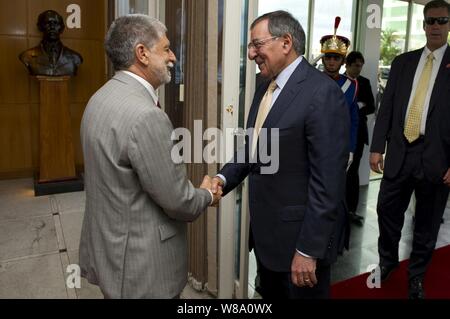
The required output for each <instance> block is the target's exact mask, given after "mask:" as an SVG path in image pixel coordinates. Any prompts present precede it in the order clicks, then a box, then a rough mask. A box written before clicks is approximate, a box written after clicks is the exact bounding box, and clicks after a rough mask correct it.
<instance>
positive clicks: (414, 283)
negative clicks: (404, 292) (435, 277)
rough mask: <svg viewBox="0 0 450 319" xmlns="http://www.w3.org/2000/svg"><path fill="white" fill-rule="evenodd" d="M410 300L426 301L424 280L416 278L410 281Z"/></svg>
mask: <svg viewBox="0 0 450 319" xmlns="http://www.w3.org/2000/svg"><path fill="white" fill-rule="evenodd" d="M408 293H409V299H425V290H424V288H423V278H421V277H415V278H413V279H411V280H409V287H408Z"/></svg>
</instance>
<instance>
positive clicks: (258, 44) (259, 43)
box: [247, 37, 279, 50]
mask: <svg viewBox="0 0 450 319" xmlns="http://www.w3.org/2000/svg"><path fill="white" fill-rule="evenodd" d="M278 38H279V37H270V38H265V39H261V40H254V41H252V42H250V43H249V44H248V45H247V49H249V50H250V49H253V48H254V49H255V50H259V49H261V47H263V46H264V45H266V44H267V43H269V41H272V40H277V39H278Z"/></svg>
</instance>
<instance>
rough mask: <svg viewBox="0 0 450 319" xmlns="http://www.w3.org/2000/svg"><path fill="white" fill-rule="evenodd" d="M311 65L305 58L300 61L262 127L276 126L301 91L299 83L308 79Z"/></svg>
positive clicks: (262, 146) (262, 147)
mask: <svg viewBox="0 0 450 319" xmlns="http://www.w3.org/2000/svg"><path fill="white" fill-rule="evenodd" d="M309 67H311V66H310V64H309V63H308V62H307V61H306V60H305V59H304V58H303V59H302V62H300V64H299V65H298V66H297V68H296V69H295V70H294V72H293V73H292V75H291V77H290V78H289V80H288V81H287V83H286V85H285V86H284V88H283V90H282V91H281V92H280V95H279V96H278V98H277V100H276V101H275V103H274V105H273V106H272V108H271V109H270V112H269V114H267V118H266V120H265V121H264V124H263V126H262V128H275V127H276V125H277V123H278V121H279V120H280V118H281V116H282V115H283V114H285V112H286V111H287V110H288V109H289V108H290V107H291V106H292V105H291V102H292V100H293V99H294V97H295V96H296V95H297V94H298V93H299V92H300V90H301V86H300V85H299V84H300V83H301V82H303V81H304V80H305V79H306V76H307V73H308V68H309ZM267 142H268V140H264V143H262V145H261V146H260V147H261V149H264V147H265V144H267Z"/></svg>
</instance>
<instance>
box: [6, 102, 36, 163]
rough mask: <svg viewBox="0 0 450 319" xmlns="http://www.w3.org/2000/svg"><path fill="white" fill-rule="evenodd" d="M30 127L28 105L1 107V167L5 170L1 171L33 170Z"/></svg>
mask: <svg viewBox="0 0 450 319" xmlns="http://www.w3.org/2000/svg"><path fill="white" fill-rule="evenodd" d="M30 127H31V116H30V109H29V107H28V105H27V104H9V105H2V107H0V145H1V156H0V167H2V168H3V169H2V170H1V171H20V170H25V169H29V168H31V166H32V162H31V135H30V133H31V132H30ZM5 168H7V169H5Z"/></svg>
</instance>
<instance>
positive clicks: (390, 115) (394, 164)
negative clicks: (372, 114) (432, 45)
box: [370, 46, 450, 184]
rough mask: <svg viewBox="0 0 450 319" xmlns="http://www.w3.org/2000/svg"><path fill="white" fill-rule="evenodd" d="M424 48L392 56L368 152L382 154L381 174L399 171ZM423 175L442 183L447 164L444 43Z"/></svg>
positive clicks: (449, 69)
mask: <svg viewBox="0 0 450 319" xmlns="http://www.w3.org/2000/svg"><path fill="white" fill-rule="evenodd" d="M422 51H423V49H419V50H415V51H411V52H407V53H404V54H401V55H399V56H398V57H396V58H395V59H394V61H393V62H392V66H391V71H390V72H389V80H388V82H387V85H386V90H385V91H384V95H383V100H382V102H381V106H380V110H379V112H378V116H377V120H376V122H375V128H374V133H373V139H372V145H371V148H370V151H371V152H376V153H384V151H385V147H386V143H387V150H386V153H387V154H389V155H387V156H386V162H385V166H384V176H385V177H386V178H390V179H393V178H395V177H396V176H397V174H398V173H399V172H400V169H401V167H402V165H403V161H404V158H405V153H406V146H407V142H406V139H405V138H404V134H403V128H404V126H405V116H406V111H407V109H408V102H409V97H410V95H411V90H412V86H413V81H414V75H415V72H416V69H417V65H418V64H419V60H420V56H421V55H422ZM422 165H423V170H424V174H425V176H426V177H427V179H428V180H429V181H430V182H433V183H436V184H442V178H443V177H444V175H445V173H446V172H447V170H448V168H449V167H450V47H448V46H447V49H446V50H445V53H444V56H443V58H442V63H441V65H440V67H439V71H438V74H437V77H436V81H435V84H434V87H433V91H432V94H431V98H430V106H429V109H428V115H427V122H426V128H425V135H424V150H423V153H422Z"/></svg>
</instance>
